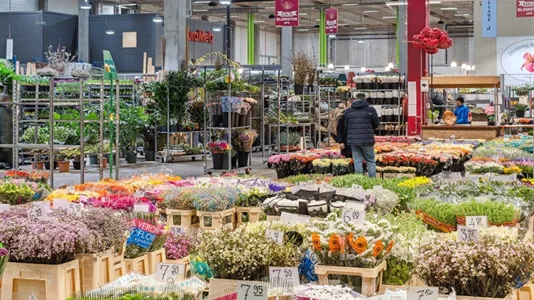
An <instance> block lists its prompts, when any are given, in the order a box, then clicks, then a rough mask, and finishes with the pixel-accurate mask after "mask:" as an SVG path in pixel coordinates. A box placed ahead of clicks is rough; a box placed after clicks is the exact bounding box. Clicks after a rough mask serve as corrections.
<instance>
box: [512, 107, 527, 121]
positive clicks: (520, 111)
mask: <svg viewBox="0 0 534 300" xmlns="http://www.w3.org/2000/svg"><path fill="white" fill-rule="evenodd" d="M526 109H527V106H526V105H524V104H517V105H516V106H515V116H516V117H518V118H523V117H524V116H525V110H526Z"/></svg>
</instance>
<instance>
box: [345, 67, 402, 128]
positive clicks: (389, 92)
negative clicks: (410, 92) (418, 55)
mask: <svg viewBox="0 0 534 300" xmlns="http://www.w3.org/2000/svg"><path fill="white" fill-rule="evenodd" d="M354 80H355V81H356V88H353V89H352V90H351V92H352V95H353V96H356V94H357V93H365V95H366V98H367V101H368V102H369V104H370V105H371V106H373V107H374V108H375V109H376V112H377V113H378V117H379V119H380V127H379V128H378V129H376V130H375V134H376V135H379V136H385V135H398V136H401V135H405V134H406V120H405V118H404V111H403V106H402V100H403V98H404V96H405V86H406V85H405V79H404V75H402V74H399V73H361V74H357V75H356V77H355V78H354Z"/></svg>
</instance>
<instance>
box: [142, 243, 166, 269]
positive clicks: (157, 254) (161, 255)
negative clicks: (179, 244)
mask: <svg viewBox="0 0 534 300" xmlns="http://www.w3.org/2000/svg"><path fill="white" fill-rule="evenodd" d="M146 257H147V259H148V274H154V273H156V264H157V263H164V262H166V261H167V259H166V256H165V248H161V249H159V250H156V251H152V252H147V253H146Z"/></svg>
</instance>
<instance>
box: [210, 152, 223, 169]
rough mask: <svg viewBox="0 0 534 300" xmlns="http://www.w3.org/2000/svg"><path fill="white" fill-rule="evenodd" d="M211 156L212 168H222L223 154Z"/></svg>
mask: <svg viewBox="0 0 534 300" xmlns="http://www.w3.org/2000/svg"><path fill="white" fill-rule="evenodd" d="M211 158H212V160H213V169H215V170H221V169H223V161H224V154H212V155H211Z"/></svg>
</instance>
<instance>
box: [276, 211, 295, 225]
mask: <svg viewBox="0 0 534 300" xmlns="http://www.w3.org/2000/svg"><path fill="white" fill-rule="evenodd" d="M280 221H282V222H286V223H288V224H289V225H296V224H298V223H299V215H296V214H290V213H288V212H285V211H283V212H282V214H281V215H280Z"/></svg>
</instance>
